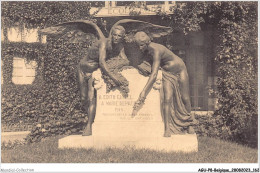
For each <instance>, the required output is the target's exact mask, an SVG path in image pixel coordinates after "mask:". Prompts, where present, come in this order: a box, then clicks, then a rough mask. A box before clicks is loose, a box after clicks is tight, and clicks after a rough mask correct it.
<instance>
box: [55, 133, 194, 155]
mask: <svg viewBox="0 0 260 173" xmlns="http://www.w3.org/2000/svg"><path fill="white" fill-rule="evenodd" d="M113 147H115V148H121V149H123V148H125V147H133V148H136V149H150V150H155V151H162V152H186V153H187V152H197V151H198V141H197V135H196V134H185V135H172V136H171V137H170V138H165V137H159V136H157V137H155V136H154V137H144V136H132V137H127V136H117V137H113V136H102V137H100V136H95V135H93V136H81V135H71V136H67V137H64V138H62V139H60V140H59V148H60V149H65V148H74V149H76V148H84V149H90V148H94V149H106V148H113Z"/></svg>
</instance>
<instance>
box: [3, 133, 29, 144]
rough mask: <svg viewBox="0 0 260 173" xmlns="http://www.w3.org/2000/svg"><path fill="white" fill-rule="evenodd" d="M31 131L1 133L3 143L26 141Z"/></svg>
mask: <svg viewBox="0 0 260 173" xmlns="http://www.w3.org/2000/svg"><path fill="white" fill-rule="evenodd" d="M29 133H30V131H22V132H2V133H1V142H8V141H11V142H13V141H15V140H24V138H26V136H27V135H28V134H29Z"/></svg>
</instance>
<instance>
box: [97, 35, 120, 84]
mask: <svg viewBox="0 0 260 173" xmlns="http://www.w3.org/2000/svg"><path fill="white" fill-rule="evenodd" d="M99 66H100V68H101V69H102V70H103V71H104V72H105V74H106V75H108V76H109V77H110V78H111V79H112V80H113V81H114V82H115V84H116V85H121V82H120V81H119V80H118V79H117V78H116V77H115V76H114V75H113V74H112V73H111V71H110V70H109V68H108V66H107V63H106V41H105V40H104V41H103V40H101V43H100V46H99Z"/></svg>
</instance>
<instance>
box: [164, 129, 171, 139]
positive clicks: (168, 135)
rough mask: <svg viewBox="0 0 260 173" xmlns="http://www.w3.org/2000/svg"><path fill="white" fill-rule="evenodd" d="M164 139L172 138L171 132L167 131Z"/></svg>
mask: <svg viewBox="0 0 260 173" xmlns="http://www.w3.org/2000/svg"><path fill="white" fill-rule="evenodd" d="M163 137H166V138H169V137H171V132H170V130H165V132H164V135H163Z"/></svg>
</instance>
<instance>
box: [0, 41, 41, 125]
mask: <svg viewBox="0 0 260 173" xmlns="http://www.w3.org/2000/svg"><path fill="white" fill-rule="evenodd" d="M42 48H43V45H40V44H26V43H8V44H3V45H2V52H1V53H2V62H3V66H2V68H3V74H2V75H3V82H4V84H3V85H2V87H1V89H2V97H1V98H2V102H1V108H2V113H1V115H2V116H1V120H2V123H4V124H8V125H10V126H13V127H14V126H17V125H28V124H32V123H33V122H35V121H37V119H38V116H39V114H40V110H41V107H40V104H39V103H40V102H42V101H43V99H42V93H43V91H42V90H41V88H42V84H43V82H42V76H41V70H42V68H41V64H42V57H41V53H43V52H42ZM15 56H18V57H27V60H35V61H36V62H37V64H38V66H39V68H38V72H37V73H36V76H35V81H34V83H33V85H28V86H27V85H14V84H13V83H12V69H13V57H15Z"/></svg>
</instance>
